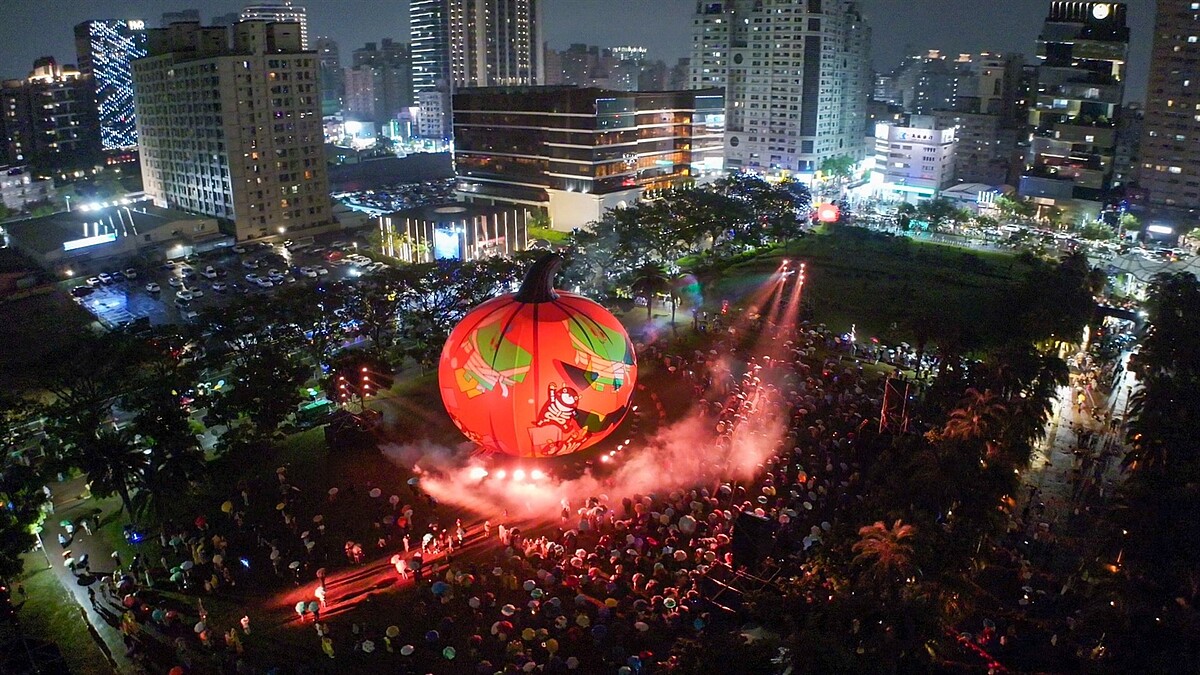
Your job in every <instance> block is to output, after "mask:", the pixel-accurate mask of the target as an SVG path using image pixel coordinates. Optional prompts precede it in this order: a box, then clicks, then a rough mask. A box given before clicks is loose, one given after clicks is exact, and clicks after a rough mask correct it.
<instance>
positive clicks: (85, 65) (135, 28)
mask: <svg viewBox="0 0 1200 675" xmlns="http://www.w3.org/2000/svg"><path fill="white" fill-rule="evenodd" d="M75 53H76V56H77V57H78V58H79V70H80V72H81V73H83V74H84V75H85V76H89V77H90V78H91V82H92V84H93V86H94V87H95V94H94V97H95V106H96V115H97V117H98V118H99V119H100V143H101V147H103V149H104V150H105V151H116V150H128V149H132V148H135V147H137V142H138V138H137V122H136V117H135V111H134V108H133V69H132V65H131V64H132V63H133V61H134V59H140V58H142V57H144V56H145V55H146V24H145V22H143V21H119V20H105V21H87V22H84V23H81V24H78V25H76V26H75Z"/></svg>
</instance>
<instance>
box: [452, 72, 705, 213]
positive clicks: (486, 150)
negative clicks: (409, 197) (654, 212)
mask: <svg viewBox="0 0 1200 675" xmlns="http://www.w3.org/2000/svg"><path fill="white" fill-rule="evenodd" d="M724 120H725V101H724V97H723V96H722V95H721V91H720V90H716V89H707V90H689V91H666V92H623V91H621V92H618V91H607V90H604V89H593V88H576V87H515V88H512V87H494V88H483V89H464V90H462V91H460V92H459V93H457V94H455V95H454V147H455V164H456V165H457V169H458V179H459V183H458V188H457V189H458V192H459V195H460V196H461V197H463V198H464V199H466V200H467V201H471V202H476V203H485V204H488V203H491V204H495V203H509V204H521V205H524V206H525V207H527V208H530V209H533V210H537V211H542V212H545V213H547V214H548V215H549V217H550V220H551V223H552V225H553V227H554V228H555V229H558V230H566V231H569V230H572V229H575V228H579V227H586V226H587V225H588V224H589V223H591V222H593V221H596V220H598V219H600V218H601V217H602V216H603V215H604V212H605V211H607V210H609V209H613V208H622V207H624V206H628V205H630V204H633V203H634V202H636V201H637V200H638V199H642V198H644V197H645V196H647V193H648V192H649V193H650V194H651V195H652V194H653V192H654V191H658V190H664V189H669V188H674V187H681V186H686V185H692V184H695V183H696V182H701V181H704V180H707V179H710V178H712V177H715V176H718V175H721V174H723V173H724V165H723V163H722V153H721V151H722V142H721V141H722V134H723V132H724Z"/></svg>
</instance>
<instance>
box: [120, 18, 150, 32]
mask: <svg viewBox="0 0 1200 675" xmlns="http://www.w3.org/2000/svg"><path fill="white" fill-rule="evenodd" d="M125 25H126V26H128V27H129V30H146V22H145V21H137V20H133V21H130V22H129V23H127V24H125Z"/></svg>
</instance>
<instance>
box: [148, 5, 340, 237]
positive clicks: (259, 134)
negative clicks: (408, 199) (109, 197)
mask: <svg viewBox="0 0 1200 675" xmlns="http://www.w3.org/2000/svg"><path fill="white" fill-rule="evenodd" d="M231 30H232V32H233V43H232V46H231V45H230V41H229V33H230V31H231ZM148 32H149V51H150V56H149V57H147V58H144V59H139V60H138V61H137V62H135V63H134V66H133V74H134V81H135V82H136V85H137V86H136V87H135V92H136V97H137V109H138V118H137V123H138V132H139V146H140V149H141V156H142V181H143V183H144V184H145V190H146V194H147V195H149V196H150V197H151V198H153V199H154V202H155V204H156V205H158V206H163V207H168V208H176V209H182V210H186V211H191V212H194V213H202V214H205V215H208V216H213V217H216V218H220V219H222V220H223V221H224V222H225V223H226V224H231V225H232V227H231V228H230V229H231V230H232V231H233V232H234V233H235V234H236V236H237V238H238V239H239V240H242V239H249V238H254V237H262V236H266V235H273V234H282V233H285V232H293V231H297V230H303V229H307V228H311V227H316V226H321V225H326V224H329V223H331V222H332V216H331V214H330V201H329V180H328V176H327V174H326V170H325V151H324V138H323V134H322V129H321V100H320V92H319V86H318V84H317V83H318V77H319V76H318V65H317V60H318V55H317V54H316V52H310V51H305V50H303V49H301V46H300V26H299V24H296V23H273V22H266V21H242V22H241V23H238V24H237V25H235V26H234V27H233V28H232V29H229V28H225V27H212V28H202V27H201V26H200V25H199V24H195V23H183V24H175V25H173V26H171V27H169V28H165V29H157V30H151V31H148Z"/></svg>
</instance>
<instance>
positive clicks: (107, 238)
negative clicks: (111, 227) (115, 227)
mask: <svg viewBox="0 0 1200 675" xmlns="http://www.w3.org/2000/svg"><path fill="white" fill-rule="evenodd" d="M116 240H117V233H116V232H106V233H104V234H101V235H97V236H95V237H86V238H84V239H74V240H72V241H64V242H63V250H64V251H74V250H76V249H81V248H87V247H89V246H96V245H97V244H108V243H111V242H114V241H116Z"/></svg>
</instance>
